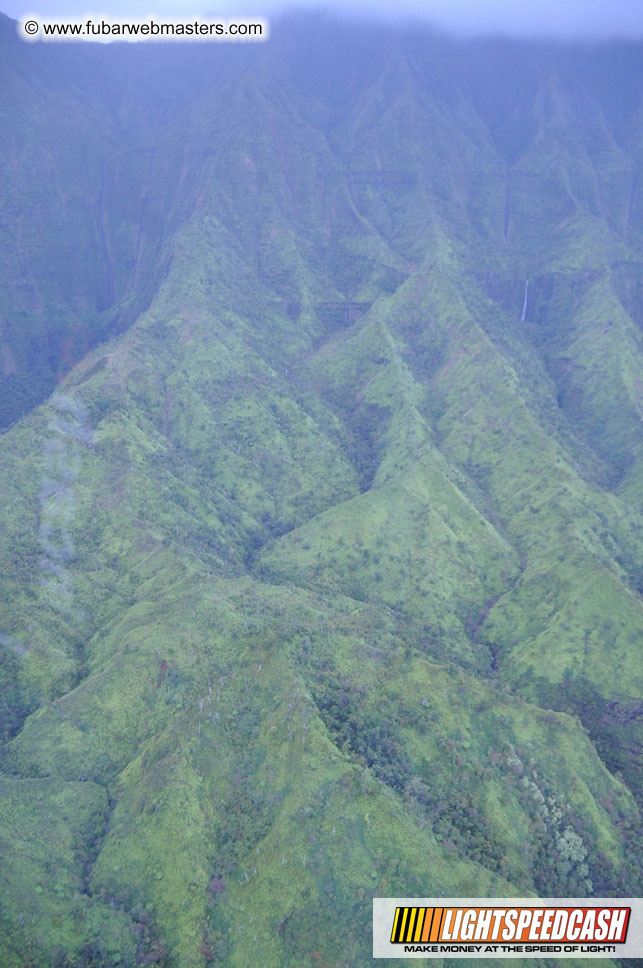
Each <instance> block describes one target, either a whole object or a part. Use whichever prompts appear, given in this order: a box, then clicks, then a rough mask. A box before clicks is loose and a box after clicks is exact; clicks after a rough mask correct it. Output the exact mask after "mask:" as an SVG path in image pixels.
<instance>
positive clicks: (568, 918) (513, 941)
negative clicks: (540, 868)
mask: <svg viewBox="0 0 643 968" xmlns="http://www.w3.org/2000/svg"><path fill="white" fill-rule="evenodd" d="M373 957H374V958H427V957H428V958H430V957H435V958H543V957H544V958H552V957H553V958H556V959H558V958H641V957H643V899H642V898H613V897H612V898H545V899H542V898H524V897H523V898H497V897H494V898H444V897H442V898H408V897H407V898H384V897H376V898H374V899H373Z"/></svg>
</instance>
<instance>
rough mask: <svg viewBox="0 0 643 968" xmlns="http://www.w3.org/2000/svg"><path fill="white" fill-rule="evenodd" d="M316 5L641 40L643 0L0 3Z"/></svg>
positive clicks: (71, 2) (166, 11) (34, 7)
mask: <svg viewBox="0 0 643 968" xmlns="http://www.w3.org/2000/svg"><path fill="white" fill-rule="evenodd" d="M320 6H323V7H325V8H327V9H328V8H330V9H336V10H341V11H346V10H349V11H354V12H355V13H357V14H358V15H359V16H360V17H361V16H364V17H368V18H372V17H373V16H378V17H380V18H387V19H391V20H399V19H400V17H402V16H413V17H414V18H417V17H420V18H422V19H424V20H428V21H432V22H433V23H436V24H439V25H440V26H443V27H447V28H452V29H454V30H457V31H458V32H462V31H466V32H467V33H470V32H473V33H478V32H483V33H489V32H492V33H496V32H500V33H505V34H510V35H513V36H550V37H551V36H554V37H564V38H569V37H582V38H587V37H590V38H596V39H598V38H607V37H636V38H641V37H643V0H388V2H387V0H330V2H328V0H326V2H325V3H320V2H319V0H303V2H302V0H299V2H292V0H0V10H3V11H4V12H5V13H7V14H9V16H11V17H15V18H16V19H18V18H20V17H22V16H23V15H24V14H25V13H40V14H42V15H44V16H47V17H69V16H78V15H80V14H84V13H86V12H91V13H96V14H100V13H105V14H107V15H109V16H123V17H127V16H129V17H130V18H133V17H144V16H147V15H148V14H153V13H156V14H159V15H163V16H165V17H172V18H177V19H178V18H182V17H185V16H191V15H193V14H205V13H210V14H215V15H222V16H223V15H226V16H242V15H243V16H246V15H252V14H257V15H261V16H267V17H269V18H270V16H273V17H274V16H275V15H276V14H277V13H278V12H279V11H281V10H284V9H289V8H292V7H296V8H299V9H302V8H319V7H320Z"/></svg>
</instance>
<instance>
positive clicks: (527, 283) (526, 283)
mask: <svg viewBox="0 0 643 968" xmlns="http://www.w3.org/2000/svg"><path fill="white" fill-rule="evenodd" d="M528 294H529V279H527V281H526V282H525V299H524V302H523V304H522V316H521V317H520V322H521V323H524V321H525V316H526V315H527V296H528Z"/></svg>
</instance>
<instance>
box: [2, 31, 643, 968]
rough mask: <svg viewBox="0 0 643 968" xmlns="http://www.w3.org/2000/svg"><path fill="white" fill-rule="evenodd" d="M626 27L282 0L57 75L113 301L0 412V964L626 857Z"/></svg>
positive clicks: (131, 951)
mask: <svg viewBox="0 0 643 968" xmlns="http://www.w3.org/2000/svg"><path fill="white" fill-rule="evenodd" d="M313 25H314V27H315V36H314V39H311V36H312V32H311V27H312V26H313ZM3 43H5V44H8V43H9V42H8V41H7V40H4V41H3ZM11 50H13V48H11ZM349 53H350V57H349V56H348V54H349ZM112 55H113V56H114V57H115V58H116V57H125V56H127V55H125V54H123V52H122V51H120V52H119V50H118V49H114V50H112V49H111V48H110V49H108V50H107V51H101V52H100V54H99V52H94V51H93V50H92V49H89V50H88V51H86V52H85V54H84V55H83V56H87V57H88V58H89V59H90V63H91V58H92V57H96V58H100V59H101V63H103V59H105V60H106V61H107V59H108V58H109V57H110V56H112ZM12 56H15V55H12ZM155 56H157V57H159V58H161V62H162V58H163V57H165V56H167V57H169V56H170V52H169V51H165V52H163V51H162V50H161V51H160V52H158V53H157V54H156V55H155ZM200 56H202V55H200ZM253 57H254V51H253ZM624 57H625V58H626V59H628V62H629V64H630V68H631V69H630V70H629V72H628V73H627V74H626V75H625V76H623V75H622V74H621V73H620V71H619V70H617V69H616V66H617V65H620V64H621V62H622V59H623V58H624ZM641 63H642V60H641V51H640V49H638V48H614V49H605V50H598V51H596V52H591V51H583V50H581V49H577V48H569V49H567V48H551V47H538V46H536V45H513V44H510V43H508V42H507V43H504V44H499V45H498V44H495V43H494V44H492V43H482V42H476V43H470V44H464V43H456V42H454V41H450V40H448V39H445V38H436V37H433V36H431V35H427V36H424V37H423V36H420V37H417V36H413V37H409V36H406V35H404V34H399V35H392V36H391V35H390V34H389V35H388V36H385V35H383V34H382V33H380V32H379V31H377V30H372V31H365V32H363V33H362V34H360V35H359V36H358V35H356V33H354V32H351V31H350V30H349V28H347V27H345V26H343V27H342V26H338V25H333V24H332V23H327V22H325V21H323V20H306V19H303V20H301V21H298V20H297V19H294V20H292V21H290V22H285V23H284V24H282V25H281V27H280V28H279V30H276V31H275V33H274V40H273V41H271V43H270V44H269V45H266V47H264V48H262V49H261V50H258V49H257V51H256V57H255V59H254V60H253V59H252V58H251V57H250V56H249V54H248V53H246V54H244V55H243V59H242V60H239V61H235V60H231V61H230V62H229V63H227V64H226V67H225V71H223V69H221V70H220V71H219V70H215V69H213V73H212V75H208V77H207V79H206V80H203V79H201V80H197V79H196V78H194V79H193V80H192V81H190V80H189V78H190V73H189V71H188V69H187V67H185V64H183V62H181V64H183V66H181V67H180V70H179V67H177V66H176V64H175V65H174V68H173V69H174V70H175V71H177V72H178V74H179V76H181V77H186V78H187V80H185V83H184V87H183V94H182V98H181V100H180V101H179V100H177V102H176V104H172V103H170V104H168V103H167V102H166V103H165V106H164V107H163V106H162V107H161V108H159V110H158V114H157V115H156V116H155V117H154V118H152V119H150V117H149V116H148V117H147V118H145V119H142V117H141V115H142V114H143V112H142V111H141V112H140V113H139V107H138V106H131V107H130V105H129V101H128V94H127V91H128V87H127V84H128V83H129V80H128V78H131V77H132V74H127V72H126V74H125V77H126V82H125V83H124V84H123V87H122V88H121V89H117V90H116V91H115V92H114V91H113V92H112V103H111V105H109V104H106V97H105V94H104V91H103V88H102V87H101V86H100V85H97V86H96V89H94V88H93V87H92V86H91V85H89V86H85V87H83V88H82V91H83V93H82V96H81V95H80V94H78V95H77V98H76V101H75V102H74V103H75V110H77V111H78V112H79V114H80V115H82V117H83V118H84V117H85V116H86V112H89V113H90V114H91V113H92V112H93V113H94V116H95V117H96V118H97V120H96V122H95V125H96V128H95V130H96V132H97V134H96V136H95V139H94V141H92V139H93V138H94V135H90V134H83V135H82V137H81V138H80V140H81V142H82V144H83V145H86V144H87V143H88V142H91V143H93V144H94V148H93V149H92V150H94V151H95V154H96V159H97V164H96V165H94V176H92V178H93V181H92V185H91V186H89V185H87V186H83V184H80V185H78V186H77V187H78V192H79V196H80V197H81V198H85V197H86V198H87V199H88V201H87V203H86V205H85V207H83V205H82V204H81V205H80V208H79V213H80V214H79V218H81V221H82V220H84V222H83V224H86V225H87V226H90V225H92V224H93V225H94V228H93V229H92V231H94V236H93V238H94V248H93V250H92V251H99V250H100V251H101V252H102V257H103V261H102V264H101V268H100V272H98V270H97V273H98V274H97V275H96V278H94V277H92V276H91V275H88V274H85V276H84V277H83V285H85V286H86V287H87V292H88V293H91V294H92V298H97V293H98V292H99V291H101V292H103V294H105V292H108V290H110V291H109V292H108V298H106V300H105V303H106V305H105V306H104V309H103V310H101V312H105V313H106V314H107V316H108V317H109V318H110V319H113V320H118V322H117V323H115V324H114V325H115V326H116V329H124V330H125V331H124V332H121V333H120V335H114V336H113V337H112V339H111V340H110V341H109V342H105V343H102V344H100V345H95V348H94V349H93V350H92V351H90V352H89V353H87V354H86V355H85V356H84V358H83V359H82V360H81V361H80V362H78V363H77V364H76V365H75V366H74V368H73V369H71V371H70V372H69V373H68V375H67V376H66V378H65V379H64V380H63V381H62V382H61V383H60V384H59V385H58V386H57V388H56V390H55V392H54V393H53V394H52V395H51V396H50V397H49V399H48V400H47V401H46V402H45V403H44V404H43V405H42V406H40V407H38V408H35V409H33V410H32V412H30V413H29V414H28V415H26V416H24V417H23V418H22V419H21V420H19V421H18V422H16V423H15V424H14V425H13V426H11V427H10V428H9V429H8V430H7V432H6V433H5V434H4V436H3V437H2V438H1V439H0V454H1V458H0V473H1V474H2V485H1V487H2V493H3V494H4V495H5V501H4V507H3V509H2V511H1V512H0V513H1V515H2V527H3V532H4V533H5V535H6V538H7V540H6V541H4V542H3V544H2V558H1V561H2V568H1V569H0V572H1V574H0V579H1V581H2V602H3V603H6V604H4V605H3V608H2V612H1V613H0V645H1V647H2V652H1V653H0V656H1V660H2V661H1V662H0V681H1V682H2V693H1V703H2V705H1V706H0V712H1V713H2V737H3V746H2V749H1V752H0V756H1V759H0V769H1V770H2V774H1V776H0V782H1V783H2V786H3V808H2V813H1V814H0V843H1V844H2V851H3V860H4V863H3V870H4V871H5V875H4V876H5V878H6V883H5V888H4V890H3V892H2V901H1V904H2V907H1V908H0V917H1V918H2V925H3V931H2V936H1V937H2V941H1V942H0V945H3V946H4V947H0V951H1V952H2V960H3V964H6V965H7V966H10V968H13V966H14V965H16V966H17V965H25V964H34V965H38V964H41V963H42V961H43V959H49V960H51V961H52V962H53V963H56V964H61V965H74V964H83V965H93V964H95V965H104V964H110V963H113V964H118V963H120V964H123V965H135V964H137V963H139V964H141V963H142V964H160V965H162V964H166V965H168V966H175V965H176V966H178V965H180V966H181V968H183V966H199V968H202V966H205V965H208V964H215V963H223V964H229V965H239V966H241V965H244V966H245V965H247V964H249V963H251V962H252V961H253V960H256V957H257V954H259V957H260V960H261V961H262V963H263V964H266V965H309V964H310V965H313V964H338V963H342V964H344V963H345V964H350V965H358V964H365V963H366V961H367V960H370V916H371V913H370V912H371V898H372V896H374V895H389V896H393V895H396V894H398V895H405V896H411V895H413V894H414V893H415V894H416V895H417V896H421V895H426V896H431V895H444V896H458V895H460V896H467V895H478V896H484V895H488V894H491V895H494V894H497V895H500V896H502V895H505V896H517V895H521V894H529V893H533V894H538V893H541V894H543V895H554V896H555V895H559V896H574V895H575V894H576V895H578V896H584V895H585V894H594V895H595V896H604V895H618V894H621V895H629V894H632V895H633V894H635V893H636V891H637V889H638V888H639V887H640V868H639V866H638V864H639V854H638V850H639V848H638V844H639V842H640V841H639V840H638V839H637V838H638V837H639V833H638V831H639V829H640V828H639V826H638V824H639V816H640V815H639V806H638V805H637V802H638V804H640V794H641V788H640V711H641V710H640V698H639V697H640V662H639V659H638V649H637V646H638V645H639V643H640V639H641V629H642V628H643V602H642V600H641V571H640V562H641V560H642V554H641V552H642V548H641V544H642V541H643V533H642V530H641V525H642V523H643V521H642V519H641V513H640V500H637V498H638V497H639V496H640V493H641V490H640V488H641V480H642V478H641V448H640V442H641V432H640V380H641V371H642V366H641V362H642V354H641V333H640V320H641V303H640V293H641V287H640V285H639V282H640V274H641V266H642V265H643V260H642V259H641V242H642V239H641V235H640V225H641V220H640V204H641V202H640V199H639V196H638V188H637V187H636V178H635V174H636V172H637V170H638V168H639V167H640V160H641V125H640V117H641V104H640V94H637V93H636V91H637V90H638V88H637V83H638V81H637V78H640V74H641ZM491 65H493V69H492V67H491ZM198 66H199V65H198V63H197V64H196V65H195V67H194V72H195V74H196V73H198ZM38 69H39V70H42V71H44V72H45V77H46V78H48V79H49V83H54V82H55V83H57V84H62V83H63V80H64V78H63V79H62V80H61V74H60V70H61V68H60V63H59V62H58V61H56V60H55V59H53V60H51V61H50V62H47V61H45V62H44V64H40V66H39V68H38ZM33 70H34V68H29V71H30V72H31V73H33ZM129 70H133V68H129ZM184 71H185V72H186V73H182V72H184ZM31 73H30V74H29V76H30V77H31ZM510 78H511V79H512V83H511V84H509V83H508V79H510ZM608 79H610V83H613V84H616V81H617V80H618V86H617V88H616V91H615V90H614V87H611V88H609V89H608V90H607V92H606V87H605V85H607V80H608ZM34 83H35V82H34ZM65 83H66V82H65ZM149 83H150V85H152V83H157V84H158V86H159V90H163V91H166V90H167V88H168V87H169V85H168V84H167V79H166V77H165V76H163V77H160V78H158V79H157V80H156V82H149ZM32 86H33V85H32ZM32 86H30V91H31V89H32ZM119 90H120V91H122V93H119ZM148 90H150V88H145V89H144V91H148ZM608 95H609V97H608ZM26 97H27V95H26V94H25V93H24V92H21V91H18V92H17V93H16V95H15V98H16V102H17V103H18V104H21V103H22V101H23V100H24V99H25V98H26ZM29 97H32V94H29ZM166 97H167V95H166ZM119 99H120V100H119ZM615 102H616V103H617V104H618V110H617V109H615V108H614V103H615ZM115 103H116V104H117V105H119V106H118V107H116V108H115V107H114V104H115ZM42 110H43V111H44V116H45V117H46V118H47V124H50V125H51V126H52V129H53V127H55V125H56V122H57V119H58V114H57V111H58V110H60V109H59V108H57V107H56V106H53V105H50V106H49V107H44V108H43V109H42ZM101 112H104V113H103V114H101ZM24 123H25V124H26V122H24ZM39 124H40V122H39ZM92 130H93V129H92ZM8 134H9V137H10V138H11V137H13V138H14V140H15V142H16V143H18V141H19V129H15V130H14V129H12V130H10V131H9V132H8ZM57 150H59V151H60V152H62V157H64V158H65V159H68V160H69V159H71V160H73V162H74V163H78V149H77V147H76V145H75V143H74V142H69V143H65V144H63V145H62V146H59V148H58V149H57ZM32 157H33V159H34V160H33V163H34V164H37V163H40V162H41V161H42V155H39V154H38V153H32ZM99 162H100V163H99ZM69 163H71V161H70V162H69ZM101 164H102V166H103V167H102V176H101V185H98V179H97V177H95V176H96V172H97V171H99V170H100V165H101ZM54 177H55V179H56V180H58V181H60V185H61V190H65V191H68V190H69V184H70V179H69V175H67V174H65V173H60V174H57V175H55V176H54ZM628 179H629V181H628ZM97 199H98V200H100V218H99V220H98V223H97V222H96V204H97ZM18 216H19V219H22V220H23V221H25V224H26V221H28V218H29V213H28V211H27V210H26V209H25V210H22V209H21V210H20V211H19V213H18ZM39 217H40V216H39ZM42 217H43V218H45V215H43V216H42ZM50 218H53V216H50V215H49V214H46V219H47V224H49V221H48V220H49V219H50ZM92 220H93V223H92ZM8 224H9V231H14V233H15V232H17V229H16V228H15V223H11V222H10V223H8ZM32 224H35V223H32ZM97 225H98V226H100V231H101V232H102V236H103V238H102V243H101V240H100V239H98V242H96V238H97V236H96V233H97V232H98V235H100V232H99V231H98V228H97ZM12 226H13V228H12ZM70 228H71V222H70V221H69V220H66V221H65V222H64V230H65V232H67V231H69V230H70ZM51 231H52V232H53V231H54V229H53V228H52V230H51ZM56 231H58V229H56ZM87 231H89V229H88V230H87ZM13 238H14V239H15V238H16V235H15V234H14V236H13ZM30 246H31V244H30ZM90 249H91V246H90ZM105 253H107V254H108V260H107V262H106V261H105V258H104V256H105ZM109 266H111V273H110V272H108V271H107V270H108V268H109ZM4 271H5V270H4V269H3V272H4ZM6 272H7V273H8V274H10V273H11V272H13V269H12V268H11V266H9V267H8V268H7V269H6ZM100 273H102V275H100ZM106 273H107V276H106ZM55 275H56V278H58V273H57V272H56V273H55ZM108 276H109V277H110V278H111V283H110V284H109V285H108V286H107V289H105V285H106V283H105V278H107V277H108ZM99 277H100V278H99ZM34 278H38V280H39V284H40V285H42V286H46V279H45V277H44V276H43V273H42V270H36V269H34ZM43 280H44V281H43ZM101 280H102V281H101ZM101 287H102V288H101ZM112 289H113V291H111V290H112ZM7 298H9V297H7ZM12 298H13V297H12ZM47 298H48V299H50V300H51V302H52V305H54V304H55V305H57V306H58V305H60V303H61V295H60V292H59V291H57V290H56V289H55V287H51V288H50V289H48V294H47ZM79 298H80V297H79ZM12 305H13V306H14V308H12V309H11V313H17V312H18V310H17V309H16V308H15V306H17V303H14V304H12ZM20 311H21V312H24V320H25V322H24V331H25V333H26V335H27V338H29V339H33V340H36V339H37V338H39V333H40V326H41V323H42V318H43V316H42V313H41V312H40V311H39V310H38V311H35V310H34V311H32V314H31V315H29V313H28V311H27V309H24V308H23V309H21V310H20ZM74 311H75V312H77V313H78V314H79V315H80V316H81V317H83V318H84V319H86V320H87V319H90V318H91V319H97V318H98V317H92V316H91V314H85V315H84V316H83V312H84V311H83V309H82V304H81V302H78V304H77V308H76V309H75V310H74ZM43 312H44V310H43ZM12 318H16V319H17V318H18V317H17V316H15V317H13V316H12ZM21 318H22V317H21ZM101 318H102V317H101ZM105 318H107V317H105ZM130 323H131V325H129V324H130ZM87 325H89V322H87ZM92 326H93V323H92ZM106 332H109V327H108V329H107V330H105V329H101V328H100V326H98V324H97V328H95V329H92V336H91V340H90V342H91V343H92V344H96V343H97V342H98V341H99V340H100V339H101V338H102V337H104V335H105V333H106ZM55 352H57V351H55ZM54 358H55V359H56V360H58V362H57V363H56V367H58V366H59V365H60V366H62V365H63V364H62V362H61V358H60V356H58V357H56V356H55V357H54ZM10 376H16V374H10ZM43 393H44V391H43ZM36 396H37V395H36ZM36 396H33V397H30V398H29V399H30V400H35V399H36ZM23 409H24V408H23ZM16 415H17V414H16V413H15V412H14V413H13V414H12V417H13V418H15V416H16Z"/></svg>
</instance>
